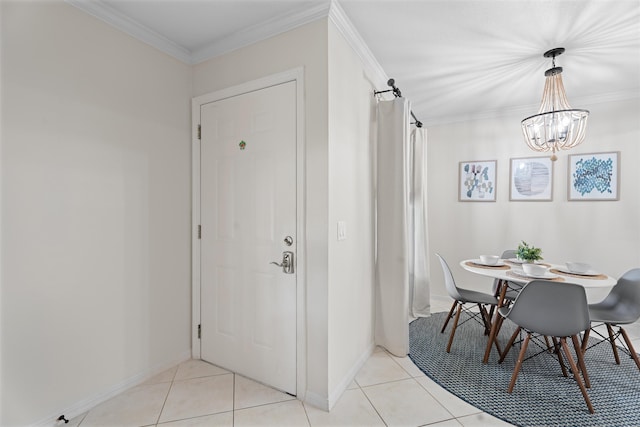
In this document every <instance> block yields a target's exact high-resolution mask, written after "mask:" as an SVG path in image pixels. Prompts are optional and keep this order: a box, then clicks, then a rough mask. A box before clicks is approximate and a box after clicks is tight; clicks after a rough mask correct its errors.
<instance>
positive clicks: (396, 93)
mask: <svg viewBox="0 0 640 427" xmlns="http://www.w3.org/2000/svg"><path fill="white" fill-rule="evenodd" d="M387 85H388V86H389V87H390V88H391V89H387V90H380V91H374V92H373V94H374V95H378V94H381V93H387V92H393V95H394V96H395V97H396V98H401V97H402V92H400V89H398V88H397V87H396V81H395V80H393V79H389V80H387ZM411 117H413V120H415V122H414V123H412V124H415V125H416V127H419V128H421V127H422V122H421V121H420V120H418V119H417V118H416V115H415V114H413V111H411Z"/></svg>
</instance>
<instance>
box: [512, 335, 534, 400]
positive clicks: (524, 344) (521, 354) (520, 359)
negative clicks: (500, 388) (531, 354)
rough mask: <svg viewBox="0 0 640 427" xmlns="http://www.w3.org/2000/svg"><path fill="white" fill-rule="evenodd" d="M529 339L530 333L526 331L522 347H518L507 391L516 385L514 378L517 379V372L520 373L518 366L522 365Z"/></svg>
mask: <svg viewBox="0 0 640 427" xmlns="http://www.w3.org/2000/svg"><path fill="white" fill-rule="evenodd" d="M530 339H531V333H529V332H527V336H526V338H525V339H524V342H523V343H522V349H520V353H519V354H518V361H517V362H516V366H515V367H514V368H513V374H512V375H511V382H510V383H509V388H508V389H507V391H508V392H509V393H511V392H512V391H513V387H514V386H515V385H516V379H518V374H519V373H520V367H521V366H522V361H523V360H524V354H525V352H526V351H527V346H528V345H529V340H530Z"/></svg>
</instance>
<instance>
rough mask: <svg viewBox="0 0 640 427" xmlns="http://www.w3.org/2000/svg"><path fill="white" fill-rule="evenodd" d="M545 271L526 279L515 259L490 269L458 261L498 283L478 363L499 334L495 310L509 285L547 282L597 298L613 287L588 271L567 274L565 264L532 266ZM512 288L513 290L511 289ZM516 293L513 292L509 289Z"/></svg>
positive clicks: (599, 274)
mask: <svg viewBox="0 0 640 427" xmlns="http://www.w3.org/2000/svg"><path fill="white" fill-rule="evenodd" d="M536 263H538V264H540V265H542V266H544V267H547V270H546V271H545V272H544V274H539V275H527V274H526V273H525V272H524V270H523V269H522V261H519V260H517V259H516V258H510V259H500V260H498V262H497V263H496V264H494V265H489V264H486V263H483V262H482V261H481V260H480V259H465V260H462V261H460V266H461V267H462V268H463V269H464V270H466V271H469V272H471V273H474V274H477V275H480V276H486V277H490V278H492V279H497V280H498V286H497V288H496V296H497V308H496V310H495V313H494V318H493V319H492V320H491V330H490V333H489V341H488V342H487V347H486V349H485V353H484V358H483V359H482V363H487V362H488V360H489V356H490V354H491V348H492V346H493V345H494V341H496V336H497V335H498V332H499V323H500V322H499V321H498V320H499V317H500V314H499V313H498V310H497V309H498V308H500V307H502V306H503V305H505V299H506V295H507V291H508V290H509V288H510V283H515V284H516V285H520V286H522V285H525V284H527V283H529V282H530V281H532V280H549V281H553V282H558V283H559V284H560V283H575V284H578V285H581V286H582V287H583V288H584V289H585V292H586V293H587V298H589V295H590V294H592V295H601V294H602V291H603V290H604V291H606V290H607V288H608V289H610V288H612V287H613V286H614V285H615V284H616V281H617V280H616V279H615V278H613V277H611V276H609V275H607V274H605V273H602V272H599V271H595V270H588V271H586V272H583V273H574V272H571V271H570V270H569V269H568V268H567V267H566V265H565V264H554V263H547V262H536ZM511 287H512V288H513V286H511ZM512 290H514V291H516V292H517V291H518V289H517V288H515V289H512Z"/></svg>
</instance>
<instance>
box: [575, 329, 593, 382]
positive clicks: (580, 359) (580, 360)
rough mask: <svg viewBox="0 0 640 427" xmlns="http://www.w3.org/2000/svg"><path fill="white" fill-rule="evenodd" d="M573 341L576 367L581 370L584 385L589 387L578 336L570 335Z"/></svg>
mask: <svg viewBox="0 0 640 427" xmlns="http://www.w3.org/2000/svg"><path fill="white" fill-rule="evenodd" d="M571 340H572V341H573V348H574V349H575V350H576V356H577V357H578V367H579V368H580V370H581V371H582V378H584V385H585V386H586V387H587V388H591V381H590V380H589V374H588V373H587V365H586V364H585V363H584V353H582V348H581V347H580V341H578V336H577V335H573V336H572V337H571Z"/></svg>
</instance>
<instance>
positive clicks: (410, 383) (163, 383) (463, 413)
mask: <svg viewBox="0 0 640 427" xmlns="http://www.w3.org/2000/svg"><path fill="white" fill-rule="evenodd" d="M450 304H451V302H450V300H444V299H443V300H442V301H440V302H438V301H433V305H432V312H438V311H446V310H448V309H449V307H450ZM626 329H627V331H628V332H629V334H630V335H631V339H632V340H634V345H637V346H636V348H640V323H636V324H634V325H630V326H629V327H628V328H626ZM156 425H157V426H161V427H195V426H220V427H222V426H224V427H227V426H229V427H230V426H278V427H281V426H296V427H297V426H311V427H316V426H367V427H369V426H427V425H428V426H438V427H454V426H457V427H459V426H468V427H470V426H510V425H511V424H508V423H505V422H503V421H501V420H499V419H497V418H495V417H492V416H491V415H488V414H486V413H483V412H482V411H480V410H478V409H477V408H475V407H473V406H471V405H469V404H468V403H466V402H464V401H463V400H461V399H459V398H457V397H456V396H455V395H453V394H451V393H449V392H447V391H446V390H444V389H443V388H442V387H440V386H439V385H437V384H436V383H435V382H433V381H432V380H431V379H430V378H428V377H427V376H425V375H424V374H423V373H422V372H421V371H420V370H419V369H418V368H417V367H416V366H415V365H414V364H413V362H412V361H411V359H409V358H398V357H395V356H392V355H390V354H389V353H387V352H386V351H384V350H383V349H377V350H376V351H375V352H374V354H373V355H372V356H371V357H370V358H369V360H368V361H367V362H366V363H365V365H364V366H363V367H362V369H361V370H360V372H359V373H358V374H357V376H356V378H355V380H354V381H353V382H352V383H351V385H350V386H349V387H348V389H347V390H346V391H345V393H344V394H343V395H342V396H341V398H340V400H339V401H338V402H337V403H336V405H335V407H334V408H333V409H332V411H331V412H330V413H327V412H325V411H322V410H319V409H317V408H314V407H313V406H310V405H307V404H305V403H303V402H301V401H299V400H297V399H295V398H294V397H291V396H289V395H287V394H285V393H282V392H279V391H277V390H273V389H271V388H268V387H265V386H263V385H261V384H259V383H256V382H254V381H252V380H249V379H247V378H244V377H242V376H240V375H237V374H233V373H231V372H228V371H226V370H224V369H221V368H218V367H216V366H213V365H211V364H209V363H206V362H202V361H199V360H189V361H186V362H184V363H182V364H180V365H178V366H175V367H174V368H172V369H169V370H167V371H165V372H163V373H161V374H159V375H157V376H155V377H154V378H152V379H150V380H149V381H147V382H145V383H144V384H141V385H139V386H137V387H134V388H132V389H130V390H128V391H126V392H124V393H122V394H120V395H118V396H116V397H114V398H112V399H110V400H109V401H107V402H105V403H103V404H101V405H98V406H97V407H95V408H93V409H91V410H90V411H89V412H88V413H86V414H83V415H81V416H78V417H76V418H75V419H73V420H71V422H70V423H69V424H66V426H68V427H77V426H81V427H93V426H109V427H115V426H117V427H126V426H132V427H139V426H156Z"/></svg>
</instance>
